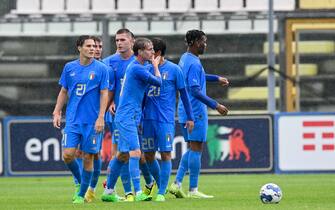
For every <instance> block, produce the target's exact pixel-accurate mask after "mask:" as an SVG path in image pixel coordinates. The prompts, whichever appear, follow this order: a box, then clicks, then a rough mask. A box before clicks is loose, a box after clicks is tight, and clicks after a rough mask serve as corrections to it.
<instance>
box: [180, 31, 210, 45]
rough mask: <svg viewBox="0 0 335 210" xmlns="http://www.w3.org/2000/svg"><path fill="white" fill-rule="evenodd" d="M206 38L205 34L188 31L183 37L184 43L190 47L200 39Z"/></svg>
mask: <svg viewBox="0 0 335 210" xmlns="http://www.w3.org/2000/svg"><path fill="white" fill-rule="evenodd" d="M203 36H206V34H205V32H203V31H199V30H196V29H194V30H189V31H187V33H186V36H185V42H186V44H187V46H192V45H193V44H194V42H196V41H198V40H200V39H201V37H203Z"/></svg>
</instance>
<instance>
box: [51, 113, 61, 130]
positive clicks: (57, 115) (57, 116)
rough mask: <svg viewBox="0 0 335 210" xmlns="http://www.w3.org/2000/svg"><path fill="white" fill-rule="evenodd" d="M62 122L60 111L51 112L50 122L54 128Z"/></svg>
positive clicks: (58, 126)
mask: <svg viewBox="0 0 335 210" xmlns="http://www.w3.org/2000/svg"><path fill="white" fill-rule="evenodd" d="M61 122H62V113H53V119H52V123H53V126H54V127H55V128H58V129H59V128H60V125H61Z"/></svg>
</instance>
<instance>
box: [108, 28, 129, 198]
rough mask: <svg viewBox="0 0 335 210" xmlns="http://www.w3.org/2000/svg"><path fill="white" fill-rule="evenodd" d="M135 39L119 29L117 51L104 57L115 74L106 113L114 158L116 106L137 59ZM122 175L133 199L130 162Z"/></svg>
mask: <svg viewBox="0 0 335 210" xmlns="http://www.w3.org/2000/svg"><path fill="white" fill-rule="evenodd" d="M134 41H135V37H134V34H133V33H132V32H131V31H129V30H128V29H126V28H123V29H119V30H118V31H117V32H116V34H115V45H116V53H115V54H113V55H110V56H108V57H107V58H105V59H103V62H104V63H105V64H106V65H108V66H110V67H111V68H112V70H113V72H114V75H115V88H114V93H115V94H114V100H113V102H112V103H111V106H110V107H109V111H108V112H107V113H106V123H107V125H108V127H109V130H110V131H111V133H112V134H113V135H112V159H113V158H115V156H116V152H117V145H118V136H119V132H118V131H117V130H115V124H114V114H115V111H116V107H117V106H118V105H119V98H120V91H121V86H122V83H123V78H124V74H125V72H126V68H127V67H128V65H129V64H130V63H131V62H132V61H134V60H135V56H134V53H133V50H132V48H133V45H134ZM123 159H127V157H123ZM108 171H109V170H108ZM110 176H111V175H110V173H108V174H107V183H106V185H107V187H108V188H113V187H114V186H110V182H108V181H109V177H110ZM120 176H121V181H122V184H123V188H124V191H125V195H126V197H125V201H133V200H134V196H133V194H132V190H131V181H130V175H129V165H128V163H127V164H125V166H123V168H122V169H121V174H120Z"/></svg>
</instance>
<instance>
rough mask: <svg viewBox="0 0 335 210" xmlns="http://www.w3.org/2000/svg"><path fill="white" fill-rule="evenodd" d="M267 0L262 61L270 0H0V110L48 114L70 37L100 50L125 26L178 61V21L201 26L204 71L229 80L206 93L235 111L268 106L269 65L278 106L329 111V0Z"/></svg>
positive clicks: (334, 43)
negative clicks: (271, 62)
mask: <svg viewBox="0 0 335 210" xmlns="http://www.w3.org/2000/svg"><path fill="white" fill-rule="evenodd" d="M273 8H274V22H273V23H274V33H275V42H274V52H275V61H276V65H275V66H274V68H270V69H269V68H267V56H268V52H269V50H268V49H269V42H268V37H267V34H268V30H269V29H268V28H269V22H268V17H269V15H268V0H0V117H1V118H3V117H5V116H8V115H14V116H17V115H20V116H36V115H38V116H41V115H42V116H50V115H51V113H52V110H53V108H54V104H55V102H56V97H57V94H58V91H59V86H58V79H59V76H60V74H61V71H62V69H63V65H64V64H65V63H66V62H68V61H70V60H72V59H75V58H77V55H78V54H77V51H76V48H75V40H76V39H77V37H78V36H79V35H82V34H90V35H99V36H102V37H103V41H104V47H105V49H104V55H105V56H107V55H109V54H112V53H114V52H115V46H114V34H115V32H116V31H117V30H118V29H119V28H123V27H126V28H129V29H130V30H131V31H133V33H134V34H135V36H137V37H138V36H146V37H149V38H151V37H157V36H158V37H161V38H163V39H165V40H166V41H167V46H168V49H167V58H169V59H171V60H172V61H174V62H176V63H177V62H178V60H179V57H180V55H181V54H182V53H183V52H184V51H185V50H186V46H185V44H184V35H185V33H186V31H188V30H190V29H200V30H203V31H204V32H205V33H206V34H207V35H208V48H207V52H206V53H205V54H204V55H203V56H201V60H202V63H203V65H204V67H205V69H206V72H207V73H212V74H219V75H223V76H225V77H227V78H228V79H229V80H230V86H229V87H228V88H217V86H215V85H212V84H208V89H207V94H208V95H209V96H211V97H213V98H215V99H217V100H218V101H220V102H222V103H224V104H225V105H226V106H227V107H228V108H229V109H230V110H231V113H233V114H234V113H236V114H244V113H253V114H254V113H266V112H267V98H268V88H267V73H268V71H269V70H273V71H275V72H276V73H275V75H276V81H275V83H276V89H275V98H276V110H277V111H304V112H309V111H313V112H321V111H326V112H328V111H334V109H335V108H334V105H335V98H334V94H333V91H334V90H335V69H334V66H335V64H334V62H335V61H334V58H335V33H334V31H335V15H334V14H335V13H334V11H335V10H334V9H335V0H318V1H313V0H273ZM210 113H211V112H210ZM213 114H214V113H213Z"/></svg>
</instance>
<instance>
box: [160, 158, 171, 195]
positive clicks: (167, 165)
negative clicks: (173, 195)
mask: <svg viewBox="0 0 335 210" xmlns="http://www.w3.org/2000/svg"><path fill="white" fill-rule="evenodd" d="M171 169H172V163H171V160H165V161H164V160H162V161H161V173H160V187H159V188H158V189H159V190H158V194H160V195H164V194H165V191H166V188H167V185H168V183H169V179H170V174H171Z"/></svg>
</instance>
